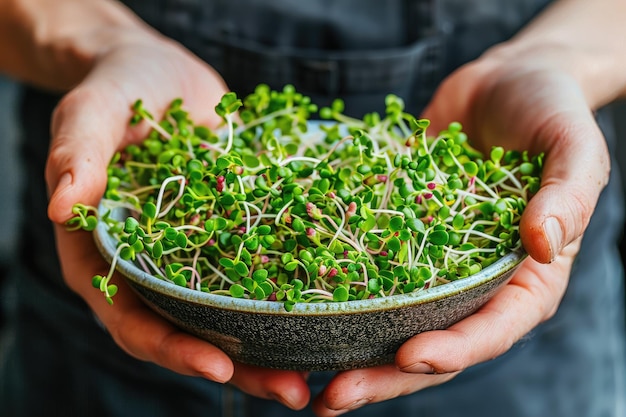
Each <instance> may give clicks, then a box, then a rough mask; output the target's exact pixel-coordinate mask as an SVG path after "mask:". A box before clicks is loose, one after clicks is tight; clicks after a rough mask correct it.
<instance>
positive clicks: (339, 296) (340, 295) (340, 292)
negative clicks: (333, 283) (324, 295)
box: [333, 285, 350, 302]
mask: <svg viewBox="0 0 626 417" xmlns="http://www.w3.org/2000/svg"><path fill="white" fill-rule="evenodd" d="M349 295H350V293H349V292H348V289H347V288H346V287H344V286H343V285H341V286H339V287H337V288H335V290H334V291H333V301H340V302H342V301H348V296H349Z"/></svg>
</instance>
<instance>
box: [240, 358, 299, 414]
mask: <svg viewBox="0 0 626 417" xmlns="http://www.w3.org/2000/svg"><path fill="white" fill-rule="evenodd" d="M306 378H307V374H306V373H305V372H297V371H284V370H274V369H266V368H259V367H256V366H251V365H244V364H241V363H238V364H236V366H235V374H234V375H233V378H232V379H231V381H230V382H231V383H232V384H233V385H235V386H237V387H238V388H239V389H240V390H242V391H243V392H246V393H248V394H250V395H253V396H255V397H259V398H265V399H268V400H275V401H278V402H279V403H281V404H283V405H285V406H286V407H289V408H291V409H293V410H301V409H303V408H304V407H306V405H307V404H308V403H309V399H310V398H311V393H310V390H309V386H308V385H307V382H306Z"/></svg>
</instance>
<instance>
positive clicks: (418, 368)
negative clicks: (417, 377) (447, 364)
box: [400, 362, 435, 374]
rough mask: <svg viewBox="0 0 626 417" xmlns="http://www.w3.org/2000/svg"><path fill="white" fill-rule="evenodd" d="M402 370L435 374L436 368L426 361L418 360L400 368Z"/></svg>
mask: <svg viewBox="0 0 626 417" xmlns="http://www.w3.org/2000/svg"><path fill="white" fill-rule="evenodd" d="M400 370H401V371H402V372H408V373H411V374H434V373H435V369H434V368H433V367H432V366H431V365H429V364H427V363H426V362H417V363H414V364H413V365H409V366H405V367H404V368H400Z"/></svg>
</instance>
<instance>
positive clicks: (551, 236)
mask: <svg viewBox="0 0 626 417" xmlns="http://www.w3.org/2000/svg"><path fill="white" fill-rule="evenodd" d="M575 54H576V53H575V51H571V50H565V49H562V50H548V49H547V48H546V49H545V50H540V48H539V49H537V48H532V49H529V50H528V51H527V52H525V51H519V50H518V51H515V53H509V52H507V50H506V47H502V46H501V47H497V48H495V49H494V50H492V51H490V52H488V53H486V54H485V55H484V56H483V57H482V58H480V59H478V60H477V61H474V62H473V63H469V64H467V65H465V66H464V67H462V68H460V69H459V70H457V71H456V72H455V73H453V74H452V75H451V76H450V77H449V78H448V79H447V80H446V81H444V83H443V84H442V85H441V87H440V88H439V90H438V91H437V93H436V94H435V97H434V98H433V100H432V102H431V104H430V105H429V106H428V108H427V109H426V111H425V113H424V117H425V118H428V119H430V120H431V121H432V123H431V128H430V129H432V130H430V133H431V134H436V133H437V132H438V131H439V130H441V129H442V128H443V127H445V126H447V124H448V123H449V122H452V121H459V122H461V123H462V124H463V126H464V130H465V131H466V132H467V133H468V136H469V138H470V140H472V142H473V144H474V145H475V146H477V147H479V148H481V149H483V150H489V149H490V148H491V146H493V145H500V146H503V147H504V148H505V149H519V150H524V149H527V150H529V152H530V153H531V154H538V153H540V152H545V154H546V158H545V160H544V161H545V165H544V170H543V179H542V186H541V189H540V191H539V192H538V193H537V194H536V195H535V196H534V197H533V199H532V200H531V202H530V203H529V204H528V206H527V208H526V210H525V212H524V214H523V216H522V220H521V224H520V233H521V237H522V242H523V244H524V247H525V249H526V251H527V252H528V253H529V255H530V257H529V258H527V259H526V260H525V261H524V262H523V264H522V266H521V267H520V268H519V269H518V271H517V272H516V274H515V275H514V277H513V278H512V279H511V281H510V282H509V283H508V284H507V285H506V286H505V287H504V288H503V289H502V290H501V291H499V292H498V293H497V294H496V296H494V297H493V298H492V299H491V300H490V301H489V302H487V303H486V304H485V305H484V306H483V307H482V308H481V309H479V310H478V311H477V312H476V313H475V314H473V315H471V316H469V317H467V318H466V319H464V320H462V321H460V322H458V323H457V324H455V325H453V326H451V327H450V328H448V329H447V330H440V331H431V332H425V333H422V334H419V335H417V336H414V337H413V338H411V339H410V340H408V341H407V342H406V343H405V344H404V345H403V346H402V347H401V348H400V349H399V351H398V352H397V354H396V359H395V365H388V366H381V367H375V368H369V369H360V370H353V371H346V372H341V373H339V374H337V375H336V376H335V377H334V378H333V380H332V381H331V382H330V383H329V384H328V386H327V387H326V388H325V389H324V391H323V392H322V393H321V394H320V395H319V396H318V397H317V398H316V399H315V400H314V405H313V407H314V410H315V412H316V414H317V415H318V416H320V417H326V416H336V415H339V414H342V413H344V412H346V411H349V410H352V409H355V408H358V407H361V406H363V405H365V404H368V403H374V402H380V401H384V400H388V399H391V398H395V397H398V396H401V395H407V394H410V393H413V392H416V391H419V390H421V389H423V388H426V387H429V386H433V385H437V384H441V383H443V382H446V381H448V380H450V379H452V378H453V377H454V376H455V375H457V374H458V373H459V372H460V371H462V370H464V369H466V368H468V367H470V366H472V365H475V364H478V363H480V362H484V361H488V360H490V359H493V358H495V357H497V356H499V355H501V354H503V353H505V352H506V351H508V350H509V349H510V348H511V346H512V345H513V344H514V343H515V342H516V341H518V340H519V339H520V338H522V337H523V336H524V335H525V334H527V333H528V332H529V331H531V330H532V329H533V328H534V327H536V326H537V325H538V324H540V323H541V322H543V321H545V320H547V319H549V318H550V317H551V316H552V315H554V314H555V312H556V311H557V308H558V306H559V303H560V301H561V299H562V297H563V294H564V293H565V290H566V288H567V285H568V280H569V275H570V271H571V268H572V264H573V261H574V258H575V256H576V254H577V253H578V250H579V247H580V240H581V237H582V234H583V232H584V230H585V228H586V227H587V224H588V222H589V219H590V217H591V215H592V213H593V210H594V208H595V204H596V202H597V200H598V197H599V194H600V192H601V191H602V189H603V187H604V186H605V185H606V183H607V181H608V175H609V156H608V151H607V148H606V144H605V141H604V138H603V136H602V134H601V132H600V130H599V128H598V126H597V125H596V122H595V120H594V117H593V114H592V111H591V110H590V108H589V104H588V101H587V99H586V97H585V96H584V94H583V93H582V91H581V88H580V86H579V84H578V83H577V82H576V81H575V77H574V76H572V74H570V72H569V69H568V68H567V67H564V66H563V65H567V64H566V63H567V62H569V60H570V59H572V60H575ZM555 57H556V58H555Z"/></svg>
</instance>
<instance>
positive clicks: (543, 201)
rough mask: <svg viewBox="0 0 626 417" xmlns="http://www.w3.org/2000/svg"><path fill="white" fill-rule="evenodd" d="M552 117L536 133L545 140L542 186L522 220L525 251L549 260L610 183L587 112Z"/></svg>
mask: <svg viewBox="0 0 626 417" xmlns="http://www.w3.org/2000/svg"><path fill="white" fill-rule="evenodd" d="M573 113H574V112H569V113H561V114H557V115H555V116H553V117H551V118H550V119H549V120H548V121H547V122H546V123H544V124H543V126H542V127H541V129H540V130H539V131H538V132H537V133H536V135H537V136H536V139H535V140H534V142H535V143H546V144H547V148H546V149H548V151H547V152H546V157H545V164H544V169H543V175H542V184H541V188H540V190H539V191H538V193H537V194H536V195H535V196H534V197H533V198H532V199H531V200H530V202H529V203H528V206H527V207H526V209H525V210H524V214H523V216H522V219H521V221H520V233H521V237H522V242H523V244H524V247H525V249H526V251H527V252H528V254H529V255H530V256H531V257H532V258H534V259H535V260H536V261H538V262H541V263H548V262H552V261H553V260H554V259H555V258H556V256H557V255H558V254H559V253H560V252H561V250H562V249H563V248H564V247H565V246H566V245H568V244H569V243H571V242H572V241H574V240H576V239H577V238H579V237H580V236H581V235H582V234H583V233H584V231H585V229H586V227H587V225H588V224H589V220H590V218H591V215H592V214H593V211H594V209H595V206H596V203H597V201H598V198H599V195H600V192H601V191H602V189H603V188H604V186H605V185H606V184H607V182H608V178H609V169H610V159H609V155H608V150H607V147H606V142H605V140H604V137H603V135H602V133H601V132H600V129H599V128H598V125H597V124H596V122H595V119H594V118H593V115H592V113H591V112H590V111H588V110H586V109H585V111H578V112H575V113H576V114H573Z"/></svg>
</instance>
